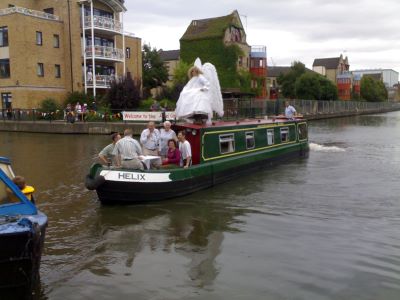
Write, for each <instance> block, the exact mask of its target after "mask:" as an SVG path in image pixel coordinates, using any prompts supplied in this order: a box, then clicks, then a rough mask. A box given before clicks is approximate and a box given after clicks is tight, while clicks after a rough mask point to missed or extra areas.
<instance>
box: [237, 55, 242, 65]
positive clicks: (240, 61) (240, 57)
mask: <svg viewBox="0 0 400 300" xmlns="http://www.w3.org/2000/svg"><path fill="white" fill-rule="evenodd" d="M238 64H239V67H242V66H243V57H242V56H239V61H238Z"/></svg>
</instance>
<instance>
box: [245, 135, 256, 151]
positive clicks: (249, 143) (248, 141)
mask: <svg viewBox="0 0 400 300" xmlns="http://www.w3.org/2000/svg"><path fill="white" fill-rule="evenodd" d="M255 146H256V143H255V141H254V131H249V132H246V149H253V148H254V147H255Z"/></svg>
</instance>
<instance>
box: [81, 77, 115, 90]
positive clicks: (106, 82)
mask: <svg viewBox="0 0 400 300" xmlns="http://www.w3.org/2000/svg"><path fill="white" fill-rule="evenodd" d="M95 77H96V88H109V87H110V86H111V83H112V82H113V81H116V80H118V77H117V76H115V75H96V76H95ZM86 86H87V87H89V88H90V87H93V86H94V82H93V76H92V75H90V74H88V75H86Z"/></svg>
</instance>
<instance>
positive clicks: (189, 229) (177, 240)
mask: <svg viewBox="0 0 400 300" xmlns="http://www.w3.org/2000/svg"><path fill="white" fill-rule="evenodd" d="M186 200H187V202H185V199H182V200H179V201H176V202H174V201H172V202H168V203H157V204H153V205H146V206H130V207H107V206H106V207H100V208H99V209H98V211H97V218H96V219H97V223H96V226H95V227H93V232H92V234H93V235H96V234H98V233H99V232H101V236H100V237H99V240H101V242H99V243H98V244H97V245H96V247H95V248H94V249H93V253H92V255H93V256H92V259H91V260H90V261H88V262H87V264H86V265H85V267H84V268H85V269H86V268H87V269H89V270H90V271H91V272H92V273H94V274H96V275H98V276H108V275H111V274H113V272H115V265H116V264H120V267H121V268H122V270H123V271H121V272H123V273H124V274H125V275H128V274H129V275H131V274H132V273H133V272H134V268H135V260H136V259H138V257H139V256H140V253H141V252H145V251H146V249H148V250H149V251H150V252H158V251H162V252H166V253H172V252H174V253H176V254H179V255H182V256H183V257H185V258H186V259H188V263H187V271H186V272H187V280H189V281H190V282H191V284H194V285H196V286H205V285H210V284H212V282H213V281H214V280H215V278H216V276H217V274H218V268H217V266H216V264H215V258H216V257H217V256H218V254H219V253H220V251H221V245H222V241H223V238H224V232H234V231H237V228H236V227H235V226H234V223H235V219H236V217H237V216H239V215H241V214H243V210H242V209H235V208H229V207H226V206H223V205H222V206H221V205H219V204H217V203H208V204H209V205H205V204H204V199H202V200H200V199H199V200H198V201H196V200H194V199H190V202H189V201H188V200H189V199H186ZM222 211H224V213H223V214H221V212H222ZM115 252H118V253H119V254H118V257H119V258H120V259H119V261H116V259H115Z"/></svg>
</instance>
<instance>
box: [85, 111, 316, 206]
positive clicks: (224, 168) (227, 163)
mask: <svg viewBox="0 0 400 300" xmlns="http://www.w3.org/2000/svg"><path fill="white" fill-rule="evenodd" d="M172 129H173V130H174V131H175V132H177V133H178V132H179V131H182V130H184V131H185V132H186V140H188V141H189V143H190V145H191V149H192V165H191V166H190V167H189V168H186V169H184V168H175V169H154V170H153V169H150V170H144V171H138V170H127V169H113V168H112V167H111V168H110V167H107V166H103V165H100V164H94V165H92V167H91V169H90V172H89V174H88V175H87V176H86V187H87V188H88V189H90V190H96V192H97V195H98V199H99V200H100V201H101V202H102V203H115V202H129V203H134V202H147V201H158V200H164V199H168V198H174V197H179V196H183V195H187V194H190V193H193V192H195V191H198V190H202V189H205V188H209V187H212V186H214V185H216V184H219V183H222V182H224V181H228V180H230V179H233V178H235V177H238V176H241V175H243V174H245V173H247V172H251V171H254V170H257V169H264V168H266V167H267V166H268V165H271V164H272V163H273V162H275V161H279V160H283V159H288V158H292V157H301V156H306V155H307V154H308V150H309V146H308V127H307V121H306V120H303V119H293V120H288V119H286V118H272V119H266V118H265V119H245V120H240V121H232V122H223V121H219V122H213V123H212V124H209V125H207V124H201V125H198V124H190V123H185V124H179V123H177V124H174V125H173V126H172Z"/></svg>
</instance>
